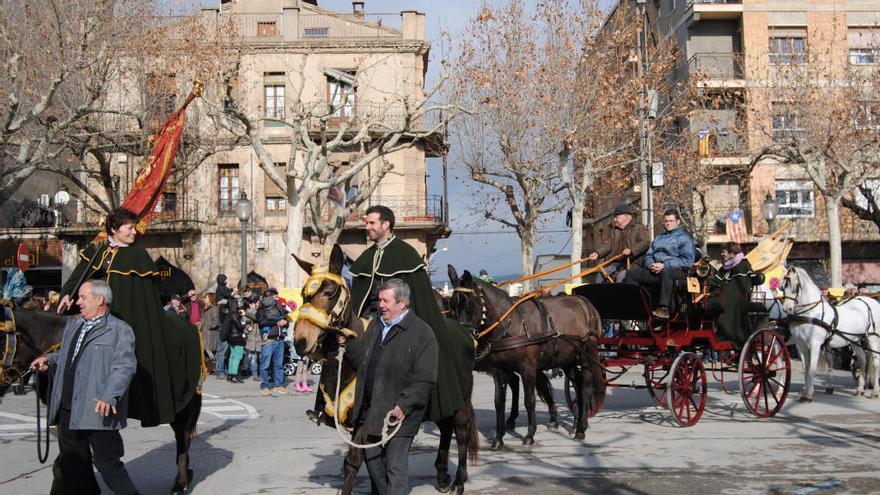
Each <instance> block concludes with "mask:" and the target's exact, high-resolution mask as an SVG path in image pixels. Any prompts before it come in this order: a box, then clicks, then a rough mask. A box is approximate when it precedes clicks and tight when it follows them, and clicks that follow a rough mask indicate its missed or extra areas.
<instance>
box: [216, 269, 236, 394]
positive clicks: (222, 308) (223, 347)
mask: <svg viewBox="0 0 880 495" xmlns="http://www.w3.org/2000/svg"><path fill="white" fill-rule="evenodd" d="M236 292H237V289H236V290H233V289H230V288H229V287H227V286H226V274H225V273H221V274H219V275H217V290H215V291H214V298H215V299H216V300H217V309H218V311H219V317H220V328H223V327H224V326H227V325H229V322H228V320H229V301H231V300H232V295H233V294H235V293H236ZM228 350H229V344H228V343H227V342H226V341H225V340H223V339H222V338H221V339H218V340H217V354H216V358H215V359H214V372H215V374H216V375H217V378H226V354H227V352H228Z"/></svg>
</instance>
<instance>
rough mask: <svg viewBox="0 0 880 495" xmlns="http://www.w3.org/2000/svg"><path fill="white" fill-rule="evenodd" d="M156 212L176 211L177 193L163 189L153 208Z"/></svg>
mask: <svg viewBox="0 0 880 495" xmlns="http://www.w3.org/2000/svg"><path fill="white" fill-rule="evenodd" d="M153 211H154V212H156V213H174V212H176V211H177V193H176V192H170V191H165V192H163V193H162V196H161V197H160V198H159V201H156V207H155V208H153Z"/></svg>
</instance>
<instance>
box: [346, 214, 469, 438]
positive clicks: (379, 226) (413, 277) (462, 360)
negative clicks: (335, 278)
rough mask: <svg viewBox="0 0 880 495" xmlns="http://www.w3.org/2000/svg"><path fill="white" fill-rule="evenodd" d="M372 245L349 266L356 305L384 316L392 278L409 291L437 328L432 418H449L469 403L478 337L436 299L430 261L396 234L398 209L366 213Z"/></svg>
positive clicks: (368, 314) (362, 312)
mask: <svg viewBox="0 0 880 495" xmlns="http://www.w3.org/2000/svg"><path fill="white" fill-rule="evenodd" d="M365 222H366V230H367V238H368V239H369V240H370V241H373V242H374V244H373V245H372V246H370V247H369V248H367V250H366V251H364V252H363V254H361V255H360V256H359V257H358V259H357V260H355V262H354V263H353V264H352V266H351V268H350V269H349V271H350V273H351V277H352V282H351V300H352V307H353V308H354V310H355V312H356V313H357V315H358V316H360V317H362V318H375V317H376V316H377V315H379V305H378V300H379V294H378V291H379V286H380V285H381V284H382V283H383V282H386V281H388V280H389V279H392V278H398V279H401V280H402V281H403V282H404V283H406V284H407V286H409V289H410V301H409V303H410V308H411V309H412V310H413V312H414V313H415V314H416V316H418V317H419V318H421V319H422V320H423V321H424V322H425V323H427V324H428V326H430V327H431V329H432V330H433V331H434V337H435V338H436V339H437V344H438V349H439V355H440V359H439V366H438V369H437V386H435V387H434V390H433V392H432V394H431V401H430V406H429V409H428V414H427V416H426V418H427V419H430V420H432V421H435V420H439V419H442V418H447V417H450V416H451V415H452V414H453V413H454V412H455V411H457V410H459V409H460V408H461V407H462V406H463V405H464V400H465V395H466V393H467V390H468V389H469V388H470V383H471V372H472V370H473V367H474V366H473V365H474V345H473V340H472V339H471V337H470V336H469V335H467V333H466V332H464V331H461V332H456V331H453V330H452V329H450V328H448V327H447V324H446V320H445V319H444V318H443V315H442V314H441V313H440V307H439V306H437V302H436V300H435V299H434V292H433V289H432V287H431V280H430V278H429V277H428V272H427V270H426V268H425V262H424V260H423V259H422V257H421V256H419V254H418V252H417V251H416V250H415V249H413V247H412V246H410V245H409V244H407V243H406V242H404V241H403V240H401V239H400V238H399V237H397V236H395V235H394V212H392V211H391V209H389V208H388V207H386V206H380V205H374V206H371V207H370V208H368V209H367V211H366V218H365Z"/></svg>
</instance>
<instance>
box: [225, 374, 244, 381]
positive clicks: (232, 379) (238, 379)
mask: <svg viewBox="0 0 880 495" xmlns="http://www.w3.org/2000/svg"><path fill="white" fill-rule="evenodd" d="M226 381H227V382H229V383H242V380H241V378H239V377H237V376H234V375H228V376H227V377H226Z"/></svg>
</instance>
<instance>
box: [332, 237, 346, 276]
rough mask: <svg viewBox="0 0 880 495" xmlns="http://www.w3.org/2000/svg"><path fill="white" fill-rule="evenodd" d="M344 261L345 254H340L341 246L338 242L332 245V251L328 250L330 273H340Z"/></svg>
mask: <svg viewBox="0 0 880 495" xmlns="http://www.w3.org/2000/svg"><path fill="white" fill-rule="evenodd" d="M344 263H345V255H344V254H342V248H341V247H339V244H334V245H333V251H331V252H330V273H335V274H337V275H338V274H340V273H342V265H343V264H344Z"/></svg>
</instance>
